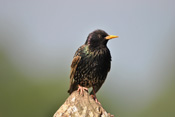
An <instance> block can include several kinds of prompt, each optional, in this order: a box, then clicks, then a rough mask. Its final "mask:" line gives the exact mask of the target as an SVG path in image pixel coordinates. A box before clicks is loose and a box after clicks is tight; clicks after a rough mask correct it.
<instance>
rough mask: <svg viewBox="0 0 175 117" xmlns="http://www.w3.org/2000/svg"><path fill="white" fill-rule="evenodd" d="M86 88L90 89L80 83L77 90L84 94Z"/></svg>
mask: <svg viewBox="0 0 175 117" xmlns="http://www.w3.org/2000/svg"><path fill="white" fill-rule="evenodd" d="M84 90H86V91H88V88H86V87H82V86H80V85H78V90H77V91H78V92H80V95H83V92H84Z"/></svg>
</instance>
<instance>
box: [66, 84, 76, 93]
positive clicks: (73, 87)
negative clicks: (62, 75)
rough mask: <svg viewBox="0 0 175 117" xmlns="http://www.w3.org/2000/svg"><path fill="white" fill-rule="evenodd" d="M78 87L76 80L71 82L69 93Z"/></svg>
mask: <svg viewBox="0 0 175 117" xmlns="http://www.w3.org/2000/svg"><path fill="white" fill-rule="evenodd" d="M77 89H78V84H77V83H76V82H73V83H72V84H70V88H69V90H68V91H67V92H68V93H69V94H71V93H72V92H74V91H75V90H77Z"/></svg>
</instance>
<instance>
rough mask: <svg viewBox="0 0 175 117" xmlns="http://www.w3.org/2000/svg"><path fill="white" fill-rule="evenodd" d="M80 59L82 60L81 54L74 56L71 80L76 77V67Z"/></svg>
mask: <svg viewBox="0 0 175 117" xmlns="http://www.w3.org/2000/svg"><path fill="white" fill-rule="evenodd" d="M80 60H81V56H75V57H74V58H73V61H72V64H71V72H70V79H71V81H72V80H73V78H74V74H75V71H76V68H77V66H78V63H79V62H80Z"/></svg>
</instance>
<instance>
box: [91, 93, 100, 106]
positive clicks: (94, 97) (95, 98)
mask: <svg viewBox="0 0 175 117" xmlns="http://www.w3.org/2000/svg"><path fill="white" fill-rule="evenodd" d="M91 97H92V98H93V99H94V100H95V102H96V103H98V104H99V105H101V103H100V102H99V101H98V100H97V97H96V96H94V95H91Z"/></svg>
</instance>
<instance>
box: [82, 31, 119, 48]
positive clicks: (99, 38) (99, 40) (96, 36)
mask: <svg viewBox="0 0 175 117" xmlns="http://www.w3.org/2000/svg"><path fill="white" fill-rule="evenodd" d="M117 37H118V36H115V35H108V34H107V33H106V32H105V31H103V30H100V29H98V30H95V31H93V32H91V33H90V34H89V35H88V37H87V40H86V42H85V44H88V45H89V46H90V47H93V48H96V47H99V46H106V44H107V42H108V40H110V39H113V38H117Z"/></svg>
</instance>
